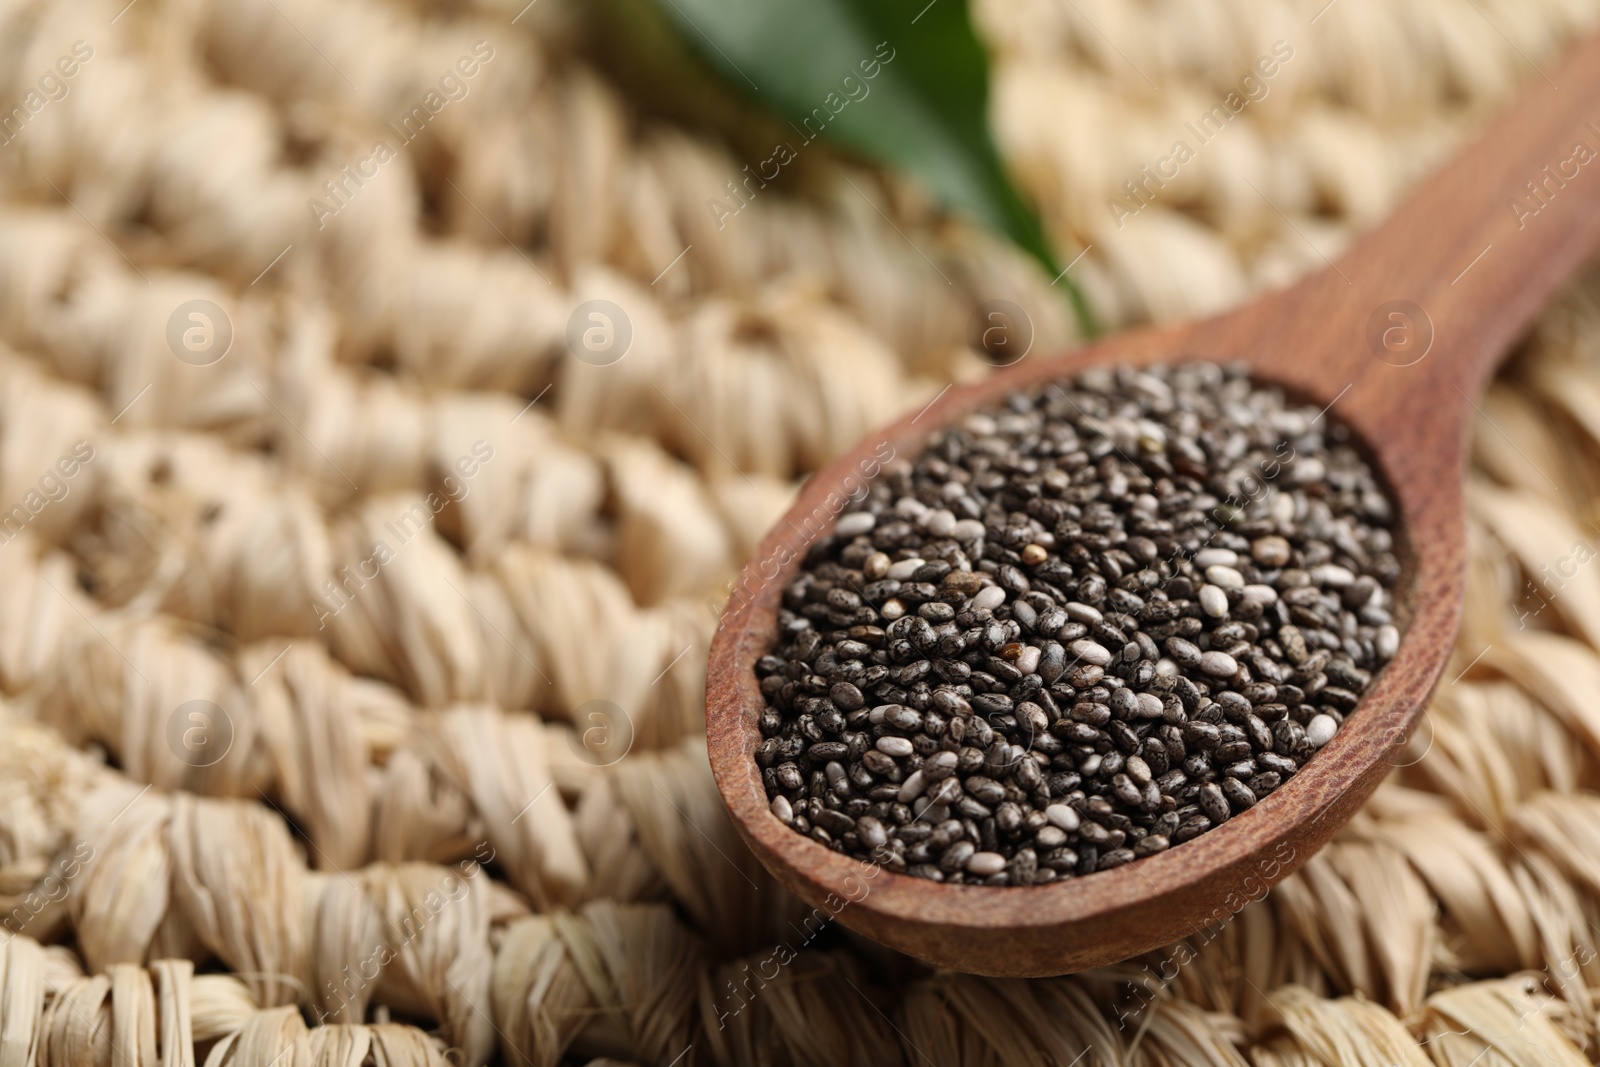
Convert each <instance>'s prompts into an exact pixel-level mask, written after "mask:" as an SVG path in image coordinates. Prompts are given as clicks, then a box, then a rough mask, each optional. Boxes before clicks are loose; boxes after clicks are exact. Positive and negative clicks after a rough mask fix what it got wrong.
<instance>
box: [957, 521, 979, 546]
mask: <svg viewBox="0 0 1600 1067" xmlns="http://www.w3.org/2000/svg"><path fill="white" fill-rule="evenodd" d="M983 532H984V531H983V523H981V522H979V521H978V520H977V519H961V520H959V521H957V522H956V524H955V526H954V527H953V528H952V529H951V531H950V536H951V537H954V538H955V539H956V540H957V541H960V542H961V543H962V544H969V543H971V542H973V541H976V540H977V539H978V538H980V537H982V536H983Z"/></svg>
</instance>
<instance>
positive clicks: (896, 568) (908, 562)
mask: <svg viewBox="0 0 1600 1067" xmlns="http://www.w3.org/2000/svg"><path fill="white" fill-rule="evenodd" d="M924 562H926V561H925V560H923V559H921V558H920V557H918V556H912V557H911V558H910V559H902V560H898V561H896V562H894V563H891V564H890V565H889V577H891V578H893V579H895V580H896V581H899V582H903V581H905V580H907V579H908V578H910V577H911V576H912V575H913V574H915V573H916V572H917V568H918V567H920V566H922V564H923V563H924Z"/></svg>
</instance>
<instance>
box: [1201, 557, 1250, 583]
mask: <svg viewBox="0 0 1600 1067" xmlns="http://www.w3.org/2000/svg"><path fill="white" fill-rule="evenodd" d="M1206 581H1208V582H1210V583H1211V584H1212V585H1220V586H1222V588H1224V589H1243V588H1244V575H1242V574H1240V573H1239V572H1238V571H1236V570H1234V569H1233V568H1232V567H1225V566H1223V565H1221V564H1220V563H1219V564H1213V565H1212V566H1210V567H1207V568H1206Z"/></svg>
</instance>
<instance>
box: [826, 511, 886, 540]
mask: <svg viewBox="0 0 1600 1067" xmlns="http://www.w3.org/2000/svg"><path fill="white" fill-rule="evenodd" d="M876 525H878V520H877V518H876V517H875V516H874V515H873V514H872V512H870V511H852V512H850V514H848V515H840V516H839V522H838V524H837V525H835V526H834V530H835V532H837V533H838V535H839V536H840V537H855V536H857V535H859V534H864V533H869V532H871V530H872V528H873V527H874V526H876Z"/></svg>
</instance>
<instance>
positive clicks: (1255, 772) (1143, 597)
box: [756, 364, 1400, 885]
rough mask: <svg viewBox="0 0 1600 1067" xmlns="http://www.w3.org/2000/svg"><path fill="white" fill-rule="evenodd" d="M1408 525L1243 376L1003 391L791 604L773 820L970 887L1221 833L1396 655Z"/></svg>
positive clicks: (865, 521) (771, 771)
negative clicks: (1395, 529) (1399, 543)
mask: <svg viewBox="0 0 1600 1067" xmlns="http://www.w3.org/2000/svg"><path fill="white" fill-rule="evenodd" d="M1392 517H1393V509H1392V507H1391V504H1390V502H1389V500H1388V498H1387V497H1386V496H1385V494H1384V491H1383V490H1382V489H1381V488H1380V486H1379V484H1378V481H1377V479H1376V477H1375V476H1374V473H1373V471H1372V469H1371V468H1370V467H1369V466H1368V464H1367V463H1366V461H1365V460H1364V459H1363V458H1362V456H1361V455H1360V454H1359V453H1358V452H1357V450H1356V449H1355V448H1354V447H1353V444H1352V435H1351V434H1350V433H1349V431H1348V430H1347V429H1345V428H1344V427H1342V426H1340V425H1339V424H1338V423H1336V422H1334V421H1333V419H1332V416H1331V415H1330V414H1328V413H1326V412H1323V411H1319V410H1318V409H1317V407H1315V406H1306V405H1300V404H1293V403H1290V402H1288V401H1286V399H1285V398H1284V396H1283V395H1282V393H1281V392H1280V391H1279V390H1277V389H1275V388H1272V387H1270V386H1265V385H1259V384H1256V383H1253V382H1252V381H1251V380H1250V379H1249V377H1248V376H1247V374H1246V373H1245V372H1244V371H1242V370H1239V369H1235V368H1223V367H1219V366H1216V365H1213V364H1188V365H1183V366H1177V367H1171V368H1150V369H1144V370H1134V369H1130V368H1118V369H1115V370H1110V369H1105V370H1094V371H1088V372H1085V373H1083V374H1081V375H1079V376H1078V377H1077V378H1075V379H1073V380H1070V381H1061V382H1058V383H1053V384H1050V385H1047V386H1045V387H1043V388H1040V389H1036V390H1033V391H1030V392H1025V393H1018V394H1014V395H1012V396H1010V397H1008V398H1007V399H1006V401H1005V402H1004V403H1003V404H1002V405H999V406H997V407H994V408H991V409H988V410H986V411H983V412H981V413H979V414H975V415H971V416H968V417H967V418H965V419H964V420H963V421H961V422H960V423H959V424H958V425H957V426H955V427H953V428H950V429H947V430H943V431H940V432H938V433H936V434H934V435H932V436H931V437H930V439H929V442H928V445H927V448H926V450H925V451H924V452H922V453H921V455H919V456H918V457H917V458H916V459H915V460H914V461H912V462H910V463H905V462H900V463H898V464H897V465H894V466H891V467H890V468H889V469H887V470H886V471H885V473H884V475H883V476H882V477H880V478H879V479H878V480H877V482H876V483H875V484H874V485H873V486H872V487H871V489H870V490H868V491H867V492H866V493H865V495H864V497H862V498H861V499H859V500H857V501H854V502H852V503H851V504H850V505H849V506H848V507H847V508H846V509H845V511H844V512H843V513H842V514H841V515H840V517H839V519H838V522H837V524H836V526H835V528H834V531H833V532H832V533H831V534H829V535H827V536H825V537H823V538H822V539H821V540H819V541H818V542H816V543H815V544H814V545H813V546H812V547H811V550H810V552H809V553H808V555H807V558H806V560H805V563H804V566H803V568H802V571H801V573H800V575H799V577H798V578H797V579H796V580H795V581H794V582H792V583H791V584H790V585H789V586H788V587H787V589H785V591H784V596H783V604H782V608H781V610H780V612H779V619H778V634H779V637H778V647H777V648H776V649H775V650H774V651H773V652H772V654H770V655H767V656H765V657H763V658H762V659H761V660H760V662H759V663H758V665H757V675H758V676H759V678H760V682H761V690H762V693H763V694H764V695H765V697H766V700H767V707H766V709H765V711H764V712H763V714H762V716H761V719H760V729H761V735H762V737H763V739H764V740H763V741H762V744H761V746H760V748H759V749H758V750H757V754H756V758H757V761H758V762H759V764H760V767H761V774H762V778H763V780H764V782H765V784H766V789H767V795H768V796H769V797H770V798H771V801H772V811H773V813H774V814H775V815H776V816H777V817H778V818H779V819H780V820H782V821H783V822H785V823H786V824H788V825H789V826H791V827H793V828H794V829H795V830H796V831H798V832H800V833H803V834H807V835H809V836H810V837H812V838H813V839H815V840H816V841H819V842H821V843H822V844H824V845H826V846H827V847H829V848H832V849H834V850H836V851H839V852H843V853H845V854H847V855H850V856H853V857H856V858H859V859H862V860H867V861H871V862H875V863H878V864H880V865H882V866H883V867H885V868H887V869H890V870H894V871H900V872H904V873H907V874H912V875H916V876H918V877H922V878H930V879H933V880H935V881H943V882H964V883H967V884H982V885H1035V884H1041V883H1046V882H1052V881H1055V880H1057V879H1060V878H1068V877H1074V876H1077V875H1085V874H1091V873H1093V872H1095V871H1097V870H1104V869H1107V868H1110V867H1116V866H1120V865H1121V864H1124V863H1129V862H1131V861H1133V860H1136V859H1139V858H1141V857H1144V856H1149V855H1152V854H1154V853H1157V852H1161V851H1163V850H1165V849H1167V848H1171V847H1172V846H1174V845H1177V844H1181V843H1182V842H1184V841H1188V840H1190V839H1191V838H1194V837H1196V836H1198V835H1199V834H1202V833H1205V832H1206V831H1207V830H1209V829H1212V828H1213V827H1216V826H1218V825H1220V824H1221V823H1223V822H1225V821H1226V820H1228V819H1229V818H1231V817H1232V816H1234V815H1237V814H1238V813H1239V812H1241V811H1244V810H1245V809H1246V808H1249V807H1250V806H1251V805H1253V804H1255V803H1256V802H1257V801H1258V800H1260V799H1261V798H1263V797H1265V796H1267V795H1268V794H1269V793H1271V792H1272V791H1273V790H1274V789H1277V788H1278V787H1279V786H1281V785H1282V784H1283V783H1284V782H1285V781H1287V780H1288V779H1289V778H1290V777H1291V776H1292V775H1293V774H1294V773H1295V772H1296V771H1297V770H1299V768H1300V767H1301V766H1302V765H1303V764H1304V763H1305V762H1306V761H1307V760H1308V759H1311V758H1312V757H1313V756H1315V755H1316V753H1317V750H1318V749H1320V748H1321V747H1322V746H1324V745H1326V744H1327V743H1328V742H1329V741H1330V740H1331V739H1332V738H1333V736H1334V735H1335V733H1337V731H1338V730H1339V727H1340V725H1341V724H1342V723H1343V722H1344V719H1345V717H1346V716H1347V715H1349V714H1351V713H1352V712H1353V711H1354V710H1355V709H1356V706H1357V704H1358V703H1359V702H1360V699H1361V694H1362V693H1363V691H1364V690H1366V688H1367V687H1368V686H1369V685H1370V684H1371V682H1372V678H1373V675H1374V673H1375V672H1376V671H1377V670H1379V668H1381V667H1382V666H1383V664H1385V663H1386V662H1388V661H1389V660H1390V659H1391V658H1392V657H1393V656H1394V654H1395V651H1396V648H1397V647H1398V645H1399V640H1400V634H1399V631H1398V629H1397V628H1396V626H1395V624H1394V620H1393V618H1392V617H1391V607H1392V603H1393V601H1392V596H1391V590H1393V588H1394V586H1395V583H1396V581H1397V580H1398V578H1399V577H1400V564H1399V562H1398V561H1397V560H1396V558H1395V555H1394V552H1393V539H1392V537H1391V534H1390V532H1389V529H1388V528H1387V527H1388V525H1389V523H1390V522H1391V519H1392Z"/></svg>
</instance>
